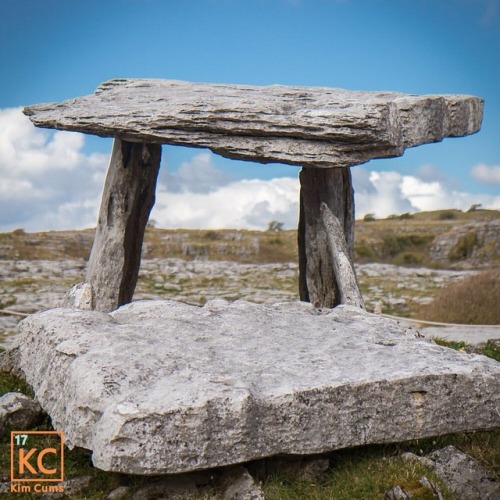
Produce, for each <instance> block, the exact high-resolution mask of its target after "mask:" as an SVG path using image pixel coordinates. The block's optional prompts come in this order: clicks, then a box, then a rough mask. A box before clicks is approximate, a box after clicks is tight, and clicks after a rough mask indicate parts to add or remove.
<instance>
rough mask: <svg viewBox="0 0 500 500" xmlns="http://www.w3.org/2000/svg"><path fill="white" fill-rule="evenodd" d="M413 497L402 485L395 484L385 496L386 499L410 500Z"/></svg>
mask: <svg viewBox="0 0 500 500" xmlns="http://www.w3.org/2000/svg"><path fill="white" fill-rule="evenodd" d="M411 497H412V495H411V494H410V493H408V492H407V491H406V490H404V489H403V488H401V486H398V485H396V486H393V487H392V488H391V489H390V490H389V491H388V492H386V494H385V496H384V500H408V499H410V498H411Z"/></svg>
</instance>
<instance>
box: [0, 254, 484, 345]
mask: <svg viewBox="0 0 500 500" xmlns="http://www.w3.org/2000/svg"><path fill="white" fill-rule="evenodd" d="M85 265H86V262H85V260H83V259H77V260H36V261H26V260H0V309H3V310H9V311H15V312H16V311H17V312H23V313H33V312H36V311H40V310H43V309H49V308H52V307H56V306H57V305H58V304H59V302H60V301H61V300H62V298H63V296H64V294H65V293H66V292H67V290H69V289H70V288H71V286H73V285H74V284H76V283H78V282H80V281H82V280H83V277H84V274H85ZM474 272H476V271H470V270H468V271H466V270H442V269H426V268H407V267H400V266H394V265H390V264H379V263H371V264H359V265H357V273H358V278H359V282H360V286H361V289H362V291H363V296H364V298H365V301H366V306H367V309H368V310H369V311H376V312H383V313H390V314H398V315H409V314H410V313H412V312H413V311H415V310H416V309H417V308H418V306H419V304H424V303H426V302H429V301H431V300H432V298H433V297H435V296H436V295H437V294H438V293H439V291H440V290H441V289H442V288H443V287H446V286H447V285H449V284H450V283H453V282H456V281H460V280H463V279H464V278H466V277H468V276H470V275H471V274H473V273H474ZM297 289H298V266H297V264H295V263H274V264H246V263H239V262H229V261H208V260H191V261H186V260H182V259H145V260H143V262H142V265H141V273H140V278H139V283H138V287H137V290H136V294H135V297H134V298H135V299H136V300H140V299H175V300H180V301H183V302H187V303H190V304H197V305H201V304H204V303H205V302H206V301H207V300H210V299H213V298H225V299H227V300H230V301H231V300H236V299H245V300H249V301H252V302H258V303H263V302H272V301H283V300H297ZM20 319H22V317H21V316H17V315H10V314H1V315H0V342H1V343H2V344H3V345H4V346H6V345H9V344H10V343H11V342H12V339H13V335H14V333H15V330H16V325H17V323H18V322H19V320H20Z"/></svg>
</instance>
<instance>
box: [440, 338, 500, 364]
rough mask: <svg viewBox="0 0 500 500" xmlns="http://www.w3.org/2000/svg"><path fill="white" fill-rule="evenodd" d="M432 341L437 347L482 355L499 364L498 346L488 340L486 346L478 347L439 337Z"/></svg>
mask: <svg viewBox="0 0 500 500" xmlns="http://www.w3.org/2000/svg"><path fill="white" fill-rule="evenodd" d="M432 340H433V341H434V342H435V343H436V344H438V345H442V346H444V347H449V348H450V349H455V350H456V351H461V352H468V353H476V354H482V355H483V356H487V357H488V358H491V359H494V360H495V361H498V362H500V345H497V344H495V343H494V342H491V341H490V340H488V342H486V344H484V345H481V346H479V347H475V346H471V345H469V344H467V343H466V342H464V341H462V340H460V341H456V340H446V339H443V338H441V337H433V339H432Z"/></svg>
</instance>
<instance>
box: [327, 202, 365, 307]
mask: <svg viewBox="0 0 500 500" xmlns="http://www.w3.org/2000/svg"><path fill="white" fill-rule="evenodd" d="M321 219H322V222H323V228H324V229H325V233H326V242H327V245H328V249H329V250H330V259H331V262H332V265H333V270H334V273H335V282H336V284H337V290H338V292H339V295H338V299H339V301H340V303H341V304H349V305H351V306H355V307H360V308H361V309H364V308H365V303H364V301H363V296H362V295H361V291H360V289H359V286H358V280H357V279H356V272H355V271H354V265H353V263H352V258H351V255H352V252H351V251H350V250H349V248H348V247H347V243H346V241H345V236H344V230H343V228H342V226H341V225H340V222H339V220H338V219H337V217H335V215H333V214H332V212H331V211H330V209H329V208H328V207H327V206H326V203H322V204H321Z"/></svg>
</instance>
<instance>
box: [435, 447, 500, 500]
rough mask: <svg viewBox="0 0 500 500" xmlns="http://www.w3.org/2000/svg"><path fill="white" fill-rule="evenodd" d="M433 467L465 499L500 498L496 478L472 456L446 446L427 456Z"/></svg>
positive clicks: (486, 499)
mask: <svg viewBox="0 0 500 500" xmlns="http://www.w3.org/2000/svg"><path fill="white" fill-rule="evenodd" d="M427 458H428V459H430V460H431V461H432V465H431V468H432V469H433V470H434V472H435V473H436V474H437V475H438V476H439V477H440V478H441V479H442V480H443V482H445V483H446V485H447V486H448V488H449V489H450V491H452V492H453V493H455V494H456V495H457V496H458V497H459V498H460V499H464V500H489V499H491V500H494V499H498V498H500V487H499V485H498V483H496V482H495V478H493V477H492V475H491V474H490V473H489V472H488V471H487V470H486V469H484V468H483V467H482V466H481V465H479V464H478V463H477V462H476V461H475V460H474V459H473V458H472V457H470V456H469V455H467V454H465V453H463V452H461V451H460V450H457V449H456V448H455V447H454V446H451V445H450V446H446V447H445V448H442V449H440V450H437V451H434V452H433V453H431V454H429V455H428V456H427Z"/></svg>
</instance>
